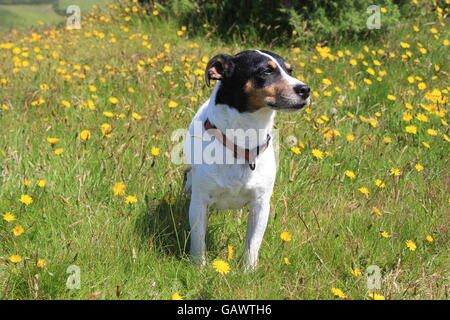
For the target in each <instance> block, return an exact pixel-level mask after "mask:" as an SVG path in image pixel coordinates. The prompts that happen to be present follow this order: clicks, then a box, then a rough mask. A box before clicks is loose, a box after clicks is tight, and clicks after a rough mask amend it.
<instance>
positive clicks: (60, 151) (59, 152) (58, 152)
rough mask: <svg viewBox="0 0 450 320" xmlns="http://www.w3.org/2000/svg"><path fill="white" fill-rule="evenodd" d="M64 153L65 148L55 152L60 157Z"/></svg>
mask: <svg viewBox="0 0 450 320" xmlns="http://www.w3.org/2000/svg"><path fill="white" fill-rule="evenodd" d="M63 152H64V149H63V148H58V149H55V151H54V152H53V153H54V154H57V155H60V154H61V153H63Z"/></svg>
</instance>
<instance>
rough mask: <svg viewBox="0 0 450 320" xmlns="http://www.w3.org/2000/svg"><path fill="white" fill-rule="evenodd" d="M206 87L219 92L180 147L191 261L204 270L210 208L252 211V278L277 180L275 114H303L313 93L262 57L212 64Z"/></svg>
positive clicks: (257, 53)
mask: <svg viewBox="0 0 450 320" xmlns="http://www.w3.org/2000/svg"><path fill="white" fill-rule="evenodd" d="M211 80H216V85H215V86H214V89H213V91H212V94H211V96H210V98H209V99H208V100H207V101H206V102H205V103H204V104H203V105H202V106H201V107H200V109H199V110H198V111H197V113H196V114H195V116H194V118H193V120H192V122H191V124H190V126H189V130H188V132H187V135H186V138H185V144H184V153H185V156H186V161H187V163H188V165H189V167H190V171H189V172H187V176H186V186H185V187H186V189H187V190H188V192H189V193H190V205H189V224H190V228H191V232H190V238H191V245H190V255H191V258H192V259H193V260H194V261H195V262H196V263H200V264H205V263H206V258H205V251H206V243H205V236H206V230H207V220H208V209H209V208H214V209H219V210H220V209H241V208H243V207H245V206H249V208H250V213H249V216H248V220H247V234H246V246H245V253H244V266H245V269H249V270H255V269H256V266H257V260H258V252H259V248H260V246H261V242H262V239H263V235H264V232H265V229H266V226H267V221H268V218H269V212H270V198H271V196H272V190H273V187H274V182H275V175H276V161H275V152H274V147H273V143H272V141H271V132H272V128H273V124H274V118H275V113H276V111H284V112H294V111H298V110H300V109H302V108H303V107H304V106H305V105H307V104H308V103H309V102H310V88H309V87H308V86H307V85H306V84H305V83H303V82H302V81H300V80H298V79H296V78H295V77H293V75H292V68H291V66H290V64H289V63H287V62H285V60H284V59H283V58H282V57H280V56H279V55H277V54H275V53H272V52H269V51H265V50H247V51H242V52H240V53H238V54H236V55H233V56H232V55H228V54H218V55H216V56H214V57H213V58H212V59H211V60H210V61H209V62H208V63H207V66H206V70H205V81H206V84H207V85H208V86H210V81H211ZM211 150H214V151H211ZM206 158H208V159H206ZM211 158H212V160H211Z"/></svg>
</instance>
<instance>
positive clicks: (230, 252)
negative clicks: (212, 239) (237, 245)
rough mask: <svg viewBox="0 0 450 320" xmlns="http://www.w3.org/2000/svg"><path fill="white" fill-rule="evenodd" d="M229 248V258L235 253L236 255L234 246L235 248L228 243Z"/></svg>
mask: <svg viewBox="0 0 450 320" xmlns="http://www.w3.org/2000/svg"><path fill="white" fill-rule="evenodd" d="M227 250H228V260H231V259H233V255H234V248H233V246H230V245H228V246H227Z"/></svg>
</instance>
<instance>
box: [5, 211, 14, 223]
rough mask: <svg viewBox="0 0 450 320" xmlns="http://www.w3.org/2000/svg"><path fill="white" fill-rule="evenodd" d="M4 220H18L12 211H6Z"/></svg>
mask: <svg viewBox="0 0 450 320" xmlns="http://www.w3.org/2000/svg"><path fill="white" fill-rule="evenodd" d="M3 220H5V221H6V222H12V221H14V220H16V217H15V216H14V215H13V214H12V213H11V212H5V213H4V214H3Z"/></svg>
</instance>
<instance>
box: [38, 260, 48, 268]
mask: <svg viewBox="0 0 450 320" xmlns="http://www.w3.org/2000/svg"><path fill="white" fill-rule="evenodd" d="M46 264H47V263H46V262H45V260H44V259H38V261H37V263H36V267H38V268H43V267H45V265H46Z"/></svg>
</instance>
